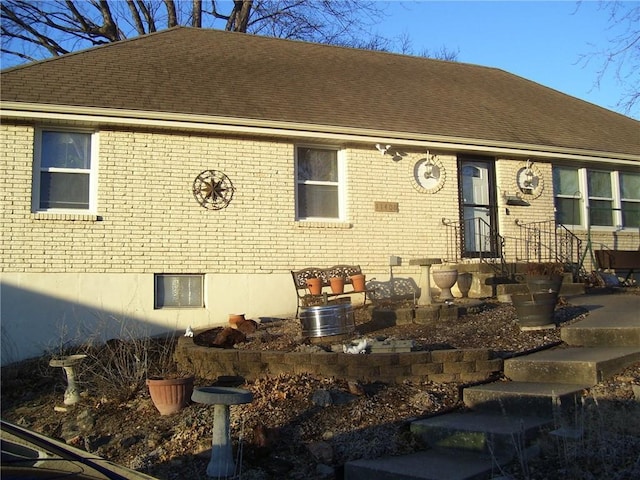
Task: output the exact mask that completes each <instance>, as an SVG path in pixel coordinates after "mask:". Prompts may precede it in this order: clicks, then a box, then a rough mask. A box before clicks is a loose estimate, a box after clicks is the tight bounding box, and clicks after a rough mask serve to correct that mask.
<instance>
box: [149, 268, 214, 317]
mask: <svg viewBox="0 0 640 480" xmlns="http://www.w3.org/2000/svg"><path fill="white" fill-rule="evenodd" d="M154 277H155V278H154V280H155V282H154V283H155V292H154V293H155V295H154V297H155V300H154V307H155V308H156V309H158V308H203V307H204V295H203V291H204V275H201V274H164V273H163V274H156V275H155V276H154Z"/></svg>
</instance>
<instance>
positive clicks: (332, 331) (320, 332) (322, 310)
mask: <svg viewBox="0 0 640 480" xmlns="http://www.w3.org/2000/svg"><path fill="white" fill-rule="evenodd" d="M300 323H301V324H302V336H303V337H327V336H331V335H346V334H349V333H353V331H354V330H355V322H354V317H353V309H352V308H351V303H336V304H331V305H318V306H315V307H305V308H303V309H301V311H300Z"/></svg>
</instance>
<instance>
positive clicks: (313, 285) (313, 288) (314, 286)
mask: <svg viewBox="0 0 640 480" xmlns="http://www.w3.org/2000/svg"><path fill="white" fill-rule="evenodd" d="M307 288H308V289H309V293H311V295H320V294H321V293H322V280H321V279H320V278H315V277H313V278H307Z"/></svg>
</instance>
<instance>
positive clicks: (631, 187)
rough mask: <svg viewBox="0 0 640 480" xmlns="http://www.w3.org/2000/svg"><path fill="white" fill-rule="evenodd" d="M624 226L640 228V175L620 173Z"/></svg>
mask: <svg viewBox="0 0 640 480" xmlns="http://www.w3.org/2000/svg"><path fill="white" fill-rule="evenodd" d="M620 197H621V202H620V203H621V205H620V207H621V210H622V225H625V226H627V227H630V228H639V227H640V173H627V172H621V173H620Z"/></svg>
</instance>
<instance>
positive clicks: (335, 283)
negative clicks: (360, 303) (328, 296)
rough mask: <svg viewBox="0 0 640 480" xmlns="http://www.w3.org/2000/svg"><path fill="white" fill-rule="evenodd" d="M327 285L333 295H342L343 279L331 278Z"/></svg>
mask: <svg viewBox="0 0 640 480" xmlns="http://www.w3.org/2000/svg"><path fill="white" fill-rule="evenodd" d="M329 283H330V284H331V291H332V292H333V293H344V277H331V278H329Z"/></svg>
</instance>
